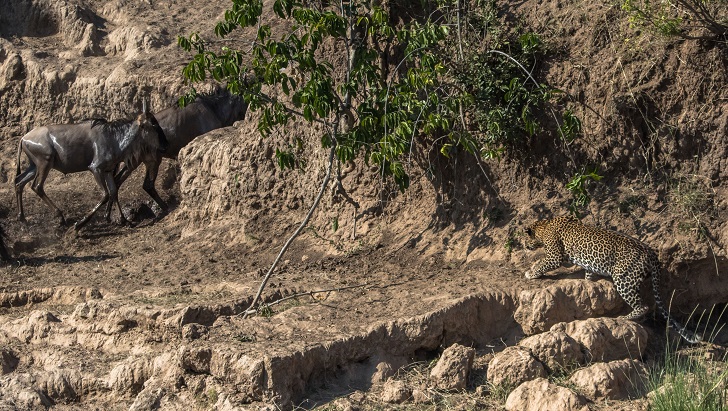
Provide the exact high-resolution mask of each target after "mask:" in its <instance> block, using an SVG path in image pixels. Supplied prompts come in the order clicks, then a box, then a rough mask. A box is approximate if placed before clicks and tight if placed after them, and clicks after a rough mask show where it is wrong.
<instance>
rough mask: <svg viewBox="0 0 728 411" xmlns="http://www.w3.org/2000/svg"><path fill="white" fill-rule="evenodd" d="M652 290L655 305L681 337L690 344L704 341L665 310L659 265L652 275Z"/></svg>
mask: <svg viewBox="0 0 728 411" xmlns="http://www.w3.org/2000/svg"><path fill="white" fill-rule="evenodd" d="M652 289H653V291H654V292H653V293H654V294H655V305H656V306H657V310H658V311H659V312H660V314H661V315H662V316H663V317H665V320H667V323H668V325H669V326H670V327H672V328H674V329H675V330H676V331H677V332H678V333H679V334H680V336H681V337H682V338H684V339H685V340H686V341H687V342H689V343H692V344H695V343H699V342H700V341H702V339H703V338H702V337H701V336H700V334H697V333H694V332H692V331H690V330H688V329H687V327H686V326H684V325H682V324H680V323H679V322H677V321H676V320H675V319H674V318H672V317H670V313H669V312H668V311H667V309H665V305H664V304H663V303H662V298H661V297H660V266H659V265H657V266H656V268H655V271H654V272H653V273H652Z"/></svg>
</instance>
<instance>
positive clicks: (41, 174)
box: [30, 161, 66, 225]
mask: <svg viewBox="0 0 728 411" xmlns="http://www.w3.org/2000/svg"><path fill="white" fill-rule="evenodd" d="M36 167H38V170H37V172H36V175H35V180H33V184H32V185H31V186H30V188H32V189H33V191H35V193H36V194H38V197H40V198H41V199H42V200H43V201H45V203H46V204H48V206H50V207H51V208H52V209H54V210H56V217H57V218H60V219H61V224H62V225H65V224H66V219H65V218H64V217H63V211H61V209H60V208H58V206H56V205H55V203H53V201H51V199H50V198H48V195H47V194H46V193H45V189H44V188H43V186H44V185H45V180H46V178H48V172H49V171H51V168H53V165H52V164H51V162H50V161H44V162H38V163H37V164H36Z"/></svg>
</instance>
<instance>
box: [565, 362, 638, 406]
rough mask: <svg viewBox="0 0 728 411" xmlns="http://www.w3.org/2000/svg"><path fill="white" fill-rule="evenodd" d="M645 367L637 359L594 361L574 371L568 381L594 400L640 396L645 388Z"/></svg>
mask: <svg viewBox="0 0 728 411" xmlns="http://www.w3.org/2000/svg"><path fill="white" fill-rule="evenodd" d="M646 378H647V368H646V367H645V365H644V364H642V363H641V362H639V361H637V360H617V361H611V362H607V363H603V362H600V363H596V364H593V365H591V366H589V367H586V368H583V369H581V370H578V371H576V372H575V373H574V374H573V375H572V376H571V378H569V381H570V382H571V383H573V384H574V385H575V386H576V387H578V389H579V392H581V393H583V394H584V395H586V396H587V397H590V398H592V399H594V400H595V401H596V400H597V399H600V398H607V399H610V400H624V399H628V398H636V397H640V396H641V395H642V394H643V393H644V390H645V381H646Z"/></svg>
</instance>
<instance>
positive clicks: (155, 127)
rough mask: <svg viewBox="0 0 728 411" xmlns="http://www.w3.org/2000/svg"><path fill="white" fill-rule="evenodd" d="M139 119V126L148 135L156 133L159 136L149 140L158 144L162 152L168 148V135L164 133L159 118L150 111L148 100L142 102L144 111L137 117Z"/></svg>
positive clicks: (155, 144) (154, 144)
mask: <svg viewBox="0 0 728 411" xmlns="http://www.w3.org/2000/svg"><path fill="white" fill-rule="evenodd" d="M137 121H138V122H139V127H140V128H141V129H142V130H143V131H144V132H145V134H146V135H147V136H151V135H152V134H154V135H156V136H157V138H156V140H155V139H151V140H148V142H149V143H150V144H151V145H152V146H156V147H157V149H158V150H159V151H161V152H162V153H163V152H165V151H166V150H167V146H168V145H169V143H168V142H167V136H166V135H165V134H164V130H162V127H161V126H160V125H159V122H158V121H157V118H156V117H154V114H152V113H150V112H149V106H148V105H147V100H144V102H143V103H142V113H141V114H140V115H139V117H137Z"/></svg>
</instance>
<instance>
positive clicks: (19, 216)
mask: <svg viewBox="0 0 728 411" xmlns="http://www.w3.org/2000/svg"><path fill="white" fill-rule="evenodd" d="M17 219H18V221H20V222H21V223H27V222H28V220H26V219H25V216H24V215H22V214H18V218H17Z"/></svg>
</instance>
